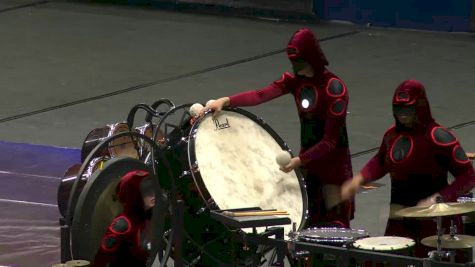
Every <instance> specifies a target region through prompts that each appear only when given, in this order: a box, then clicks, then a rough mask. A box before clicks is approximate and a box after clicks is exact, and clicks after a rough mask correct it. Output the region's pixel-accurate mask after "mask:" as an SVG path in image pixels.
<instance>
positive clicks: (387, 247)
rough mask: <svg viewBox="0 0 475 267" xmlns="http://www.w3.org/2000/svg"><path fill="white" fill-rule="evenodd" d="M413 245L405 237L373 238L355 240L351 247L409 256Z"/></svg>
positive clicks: (411, 240) (413, 243)
mask: <svg viewBox="0 0 475 267" xmlns="http://www.w3.org/2000/svg"><path fill="white" fill-rule="evenodd" d="M415 244H416V243H415V242H414V240H413V239H410V238H407V237H400V236H374V237H366V238H362V239H358V240H356V241H355V242H353V247H355V248H358V249H363V250H371V251H379V252H387V253H392V254H398V255H406V256H411V255H412V254H413V250H414V245H415Z"/></svg>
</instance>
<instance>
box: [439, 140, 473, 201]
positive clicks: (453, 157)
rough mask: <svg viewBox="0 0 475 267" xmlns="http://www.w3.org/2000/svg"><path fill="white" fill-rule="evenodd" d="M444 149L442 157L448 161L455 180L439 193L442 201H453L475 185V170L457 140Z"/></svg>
mask: <svg viewBox="0 0 475 267" xmlns="http://www.w3.org/2000/svg"><path fill="white" fill-rule="evenodd" d="M444 151H445V154H446V155H445V157H444V158H446V159H448V160H449V161H450V165H449V166H450V168H449V171H450V172H451V173H452V175H453V176H454V177H455V181H454V182H453V183H452V184H450V185H448V186H447V187H445V188H444V189H442V190H441V191H440V192H439V194H440V195H441V196H442V198H443V199H444V201H446V202H453V201H456V200H457V197H458V196H460V195H463V194H466V193H468V192H470V190H472V189H473V188H474V187H475V171H474V169H473V166H472V164H471V162H470V159H469V158H468V157H467V156H466V154H465V152H464V151H463V149H462V147H461V146H460V145H459V143H458V142H457V143H456V144H454V145H453V146H450V149H449V148H446V149H444Z"/></svg>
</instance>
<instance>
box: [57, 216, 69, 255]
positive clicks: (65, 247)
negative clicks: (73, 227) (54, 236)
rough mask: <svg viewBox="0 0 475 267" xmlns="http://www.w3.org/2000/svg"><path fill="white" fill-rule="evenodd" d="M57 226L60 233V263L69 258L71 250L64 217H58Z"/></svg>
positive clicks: (67, 226) (67, 227)
mask: <svg viewBox="0 0 475 267" xmlns="http://www.w3.org/2000/svg"><path fill="white" fill-rule="evenodd" d="M59 227H60V235H61V238H60V239H61V263H64V262H67V261H70V260H71V250H70V244H69V235H70V232H69V225H67V224H66V220H65V219H64V218H59Z"/></svg>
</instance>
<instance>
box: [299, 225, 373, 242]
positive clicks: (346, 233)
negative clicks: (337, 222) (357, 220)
mask: <svg viewBox="0 0 475 267" xmlns="http://www.w3.org/2000/svg"><path fill="white" fill-rule="evenodd" d="M368 236H369V233H368V232H367V231H365V230H359V229H350V228H335V227H323V228H309V229H304V230H302V231H300V232H298V234H297V239H298V240H299V241H303V242H309V243H318V244H327V245H335V246H345V245H348V244H350V243H352V242H354V241H355V240H358V239H360V238H364V237H368Z"/></svg>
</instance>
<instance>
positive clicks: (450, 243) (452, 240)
mask: <svg viewBox="0 0 475 267" xmlns="http://www.w3.org/2000/svg"><path fill="white" fill-rule="evenodd" d="M440 239H441V240H442V245H441V247H442V248H454V249H456V248H471V247H473V246H475V236H471V235H455V236H451V235H443V236H442V237H441V238H440ZM421 243H422V244H424V245H426V246H428V247H433V248H436V247H437V236H436V235H434V236H429V237H426V238H424V239H422V241H421Z"/></svg>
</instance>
